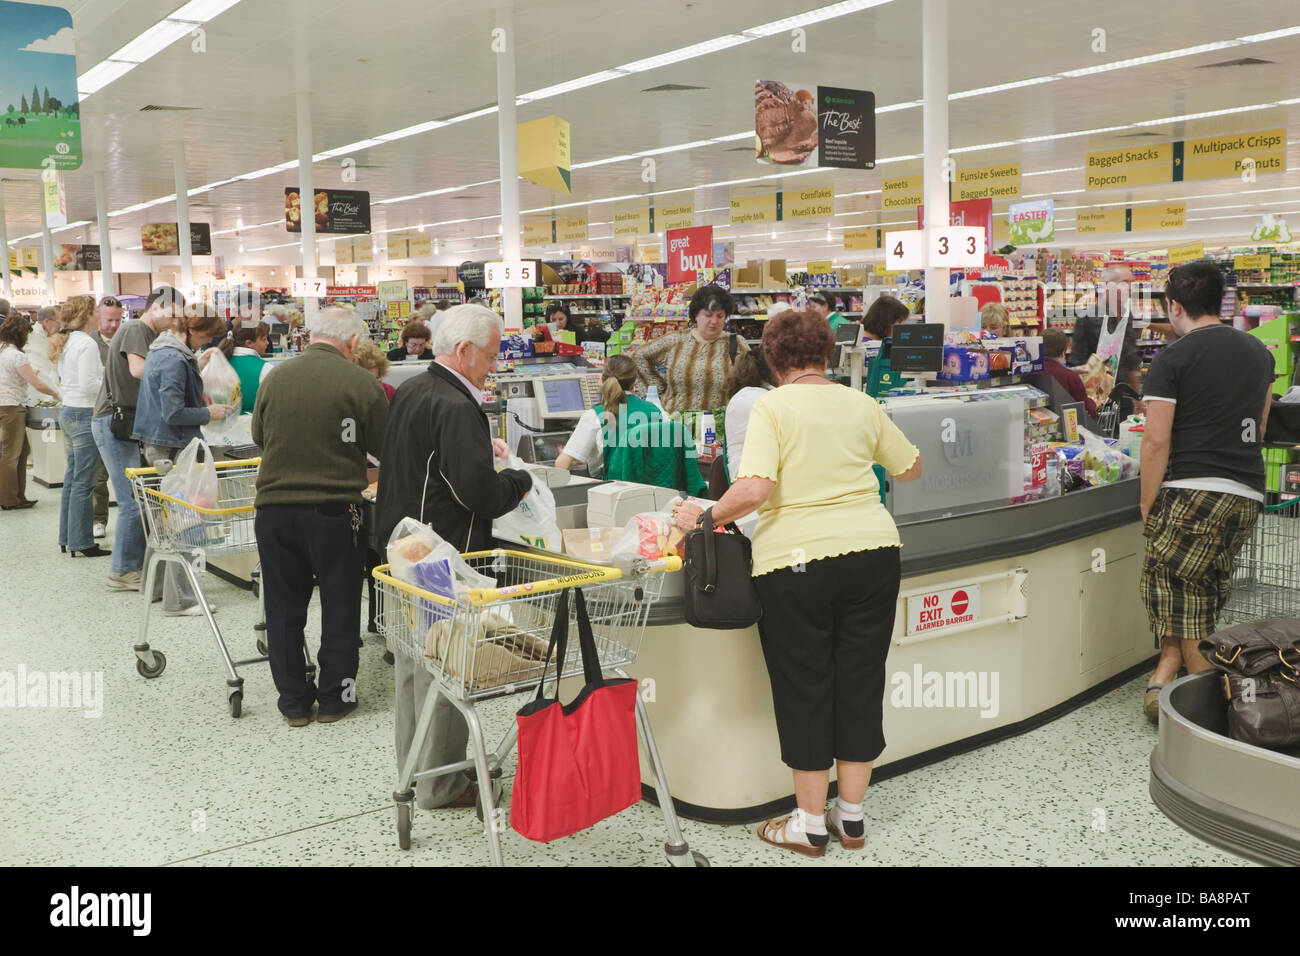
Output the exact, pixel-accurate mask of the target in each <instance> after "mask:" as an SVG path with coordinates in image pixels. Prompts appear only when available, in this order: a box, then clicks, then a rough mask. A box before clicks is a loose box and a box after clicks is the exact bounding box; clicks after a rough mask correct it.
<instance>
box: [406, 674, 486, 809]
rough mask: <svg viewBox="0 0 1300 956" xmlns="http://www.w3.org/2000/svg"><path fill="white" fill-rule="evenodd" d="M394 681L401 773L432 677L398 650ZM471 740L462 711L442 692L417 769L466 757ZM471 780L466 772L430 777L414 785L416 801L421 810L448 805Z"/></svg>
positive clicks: (421, 749)
mask: <svg viewBox="0 0 1300 956" xmlns="http://www.w3.org/2000/svg"><path fill="white" fill-rule="evenodd" d="M393 680H394V682H395V683H396V688H397V699H396V707H395V711H396V712H395V715H394V716H395V721H394V724H395V728H394V729H395V742H396V744H397V772H398V773H399V774H400V773H401V772H402V767H403V766H404V765H405V764H406V757H407V754H408V753H410V750H411V744H412V742H413V741H412V738H413V737H414V736H415V725H416V724H417V723H419V720H420V710H421V708H423V707H424V698H425V695H426V694H427V693H428V691H429V686H430V685H431V684H432V683H433V678H432V677H431V676H430V675H429V672H428V671H427V670H425V669H424V665H423V664H422V663H421V662H420V661H417V660H415V659H414V658H412V657H409V656H408V655H406V654H403V653H402V652H401V650H400V649H399V650H398V652H397V653H396V654H395V655H394V660H393ZM468 743H469V725H468V724H466V723H465V718H464V717H462V716H461V713H460V711H459V710H457V709H456V707H455V705H454V704H452V703H451V701H449V700H448V699H447V698H446V697H444V696H442V695H441V694H440V695H439V696H438V702H437V703H436V704H434V708H433V722H432V723H431V724H430V725H429V736H428V737H427V738H426V739H425V741H424V746H423V747H421V748H420V756H419V761H418V762H417V763H416V765H415V769H416V771H417V772H418V771H421V770H428V769H429V768H431V767H441V766H442V765H444V764H449V763H457V762H458V761H461V760H464V759H465V747H466V745H467V744H468ZM468 785H469V782H468V780H467V779H466V777H465V775H464V774H463V773H449V774H444V775H443V776H440V777H434V778H432V779H429V780H421V781H420V782H419V783H417V784H416V787H415V802H416V805H417V806H418V807H419V808H420V809H421V810H433V809H436V808H438V807H441V806H445V805H447V804H448V803H450V802H451V801H453V800H455V799H456V798H457V797H459V796H460V795H461V794H462V793H464V792H465V790H466V788H467V787H468Z"/></svg>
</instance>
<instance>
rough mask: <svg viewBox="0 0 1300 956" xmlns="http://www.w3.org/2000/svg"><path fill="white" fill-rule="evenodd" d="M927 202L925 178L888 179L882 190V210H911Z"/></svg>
mask: <svg viewBox="0 0 1300 956" xmlns="http://www.w3.org/2000/svg"><path fill="white" fill-rule="evenodd" d="M924 202H925V177H924V176H922V175H920V174H919V173H918V174H917V175H915V176H896V177H894V178H892V179H886V180H885V181H884V182H883V184H882V185H881V188H880V208H881V209H909V208H915V207H917V206H920V205H921V204H922V203H924Z"/></svg>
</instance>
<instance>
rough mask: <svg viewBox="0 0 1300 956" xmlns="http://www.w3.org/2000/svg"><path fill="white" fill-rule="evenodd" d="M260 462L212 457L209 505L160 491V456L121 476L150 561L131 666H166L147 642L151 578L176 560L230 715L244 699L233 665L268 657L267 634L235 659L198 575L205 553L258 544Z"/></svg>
mask: <svg viewBox="0 0 1300 956" xmlns="http://www.w3.org/2000/svg"><path fill="white" fill-rule="evenodd" d="M261 463H262V460H261V459H260V458H249V459H245V460H241V461H218V462H215V466H216V470H217V500H216V502H214V504H213V507H211V508H204V507H200V506H198V505H195V504H191V503H190V502H188V501H182V500H180V499H179V498H174V497H172V496H171V495H167V494H164V493H163V491H162V483H163V479H164V478H165V477H166V476H167V474H168V473H169V472H170V471H171V467H172V465H171V462H168V461H163V462H159V463H158V466H157V467H155V468H128V469H127V470H126V476H127V478H129V479H130V481H131V492H132V494H133V495H134V496H135V500H136V503H137V504H138V505H139V507H140V520H141V522H142V523H143V524H144V533H145V538H146V540H147V541H148V543H149V548H150V556H149V564H148V567H147V568H146V569H145V576H144V582H143V585H142V587H143V591H144V620H143V621H142V622H141V624H140V641H139V643H137V644H136V645H135V656H136V663H135V667H136V670H137V671H139V672H140V676H142V677H146V678H150V679H152V678H155V677H158V676H160V675H161V674H162V672H163V669H164V668H166V666H167V657H166V655H164V654H163V652H162V651H159V650H155V649H154V648H151V647H150V646H149V613H150V609H151V608H152V606H153V592H154V584H155V582H156V581H157V579H158V574H159V573H160V566H162V565H165V564H167V563H171V564H175V565H177V566H179V567H180V568H182V569H183V571H184V574H185V577H186V579H187V580H188V581H189V583H190V586H191V587H192V588H193V589H194V594H195V597H197V598H198V602H199V606H200V607H201V608H202V609H203V616H204V617H205V618H206V619H207V622H208V627H209V628H211V630H212V637H213V639H214V640H215V641H216V642H217V649H218V650H219V651H220V652H221V658H222V660H223V661H224V662H225V665H226V671H227V673H228V674H229V677H228V678H227V679H226V687H227V688H228V702H229V705H230V716H231V717H238V716H239V715H240V713H241V711H242V708H243V700H244V689H243V688H244V679H243V678H242V677H240V676H239V672H238V670H237V668H239V667H242V666H244V665H245V664H260V663H263V662H265V661H266V660H268V658H267V646H266V640H265V638H264V637H260V636H259V637H258V639H257V651H258V655H259V656H257V657H250V658H248V659H246V660H239V661H236V660H234V659H232V658H231V656H230V652H229V651H228V650H227V649H226V642H225V640H224V639H223V638H222V636H221V629H220V628H219V627H217V622H216V620H215V619H214V618H213V616H212V609H211V608H210V607H209V606H208V601H207V598H206V597H204V595H203V588H202V587H201V586H200V585H199V576H198V575H199V572H200V571H203V570H204V569H205V568H206V567H207V561H208V559H209V558H214V557H219V556H223V555H233V554H242V553H245V552H249V551H256V550H257V539H256V537H255V536H254V533H253V515H254V512H253V499H254V498H255V497H256V494H257V488H256V485H257V469H258V466H259V465H261ZM254 574H255V575H256V574H257V572H254ZM256 591H257V597H258V624H257V626H256V629H257V630H258V631H265V621H266V605H265V600H264V597H263V593H262V588H261V587H258V588H256ZM305 653H306V651H305V650H304V654H305ZM314 676H315V666H314V665H313V664H312V661H311V658H310V656H308V658H307V679H308V680H311V679H312V678H313V677H314Z"/></svg>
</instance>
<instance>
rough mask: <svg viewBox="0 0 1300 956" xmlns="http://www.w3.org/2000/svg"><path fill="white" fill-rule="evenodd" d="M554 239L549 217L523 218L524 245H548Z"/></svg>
mask: <svg viewBox="0 0 1300 956" xmlns="http://www.w3.org/2000/svg"><path fill="white" fill-rule="evenodd" d="M554 241H555V234H554V230H552V229H551V218H550V217H549V216H547V217H546V218H545V219H525V220H524V245H526V246H549V245H550V244H551V243H552V242H554Z"/></svg>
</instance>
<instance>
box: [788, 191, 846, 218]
mask: <svg viewBox="0 0 1300 956" xmlns="http://www.w3.org/2000/svg"><path fill="white" fill-rule="evenodd" d="M781 205H782V207H783V208H782V214H781V218H782V219H785V220H789V219H829V218H830V217H831V216H834V215H835V188H834V187H833V186H817V187H814V188H812V189H798V190H795V189H787V190H785V192H784V193H782V203H781Z"/></svg>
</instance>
